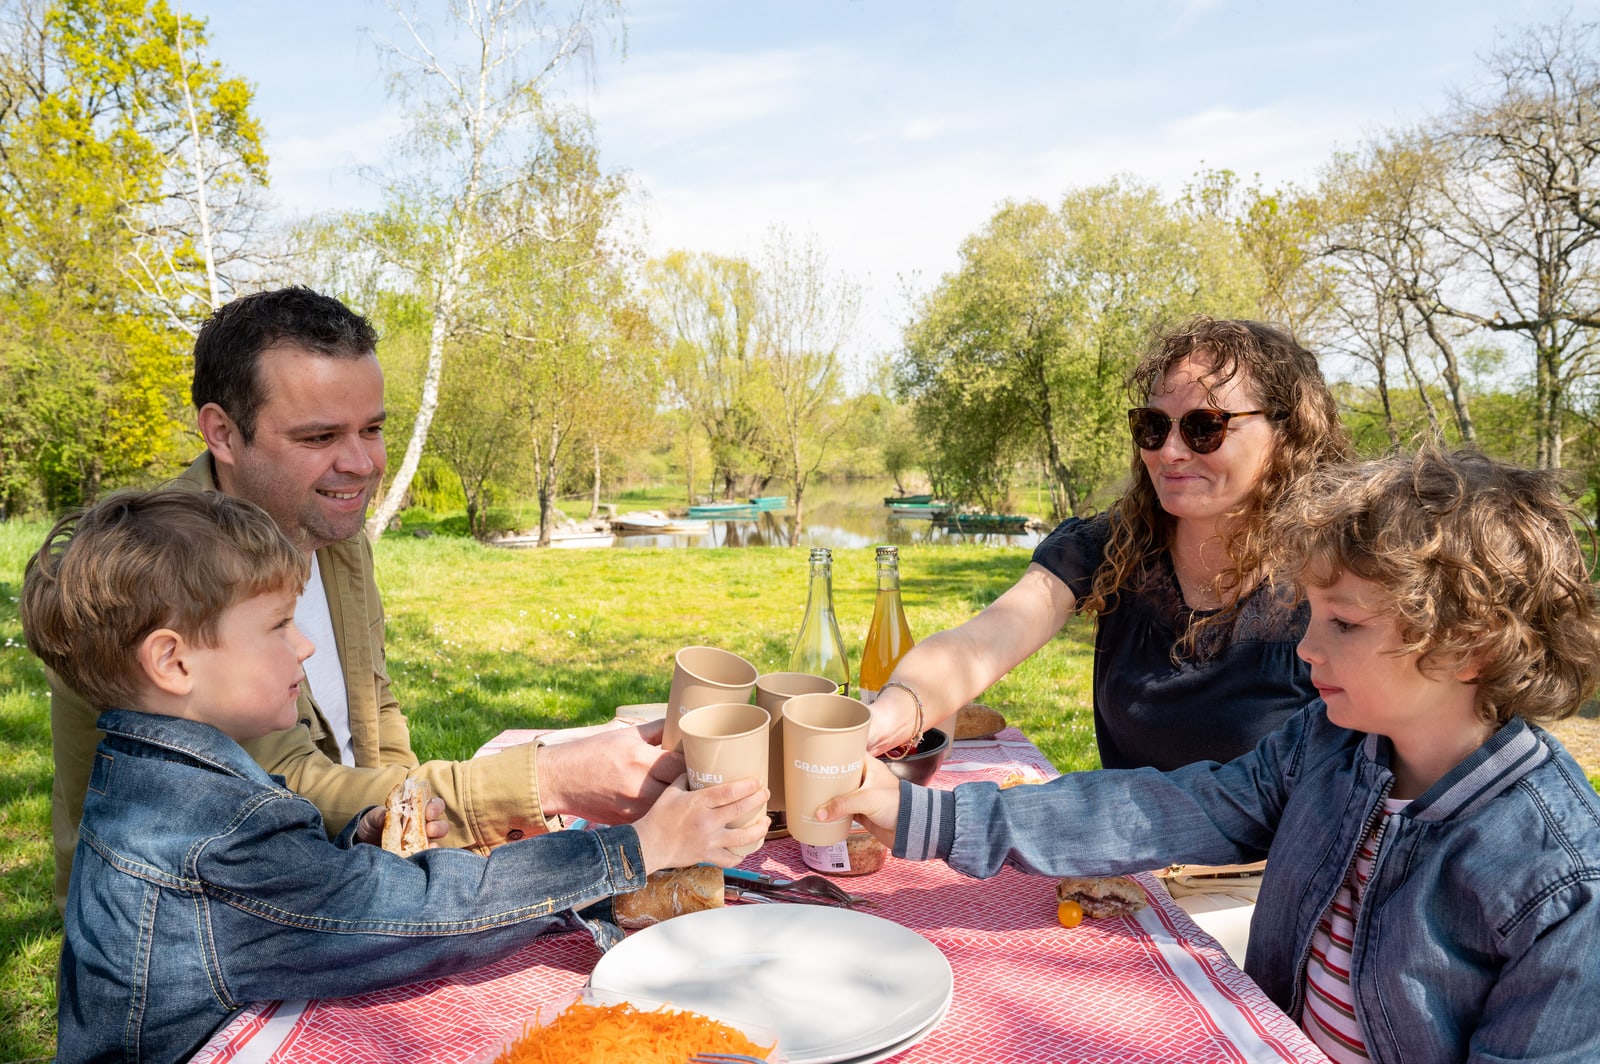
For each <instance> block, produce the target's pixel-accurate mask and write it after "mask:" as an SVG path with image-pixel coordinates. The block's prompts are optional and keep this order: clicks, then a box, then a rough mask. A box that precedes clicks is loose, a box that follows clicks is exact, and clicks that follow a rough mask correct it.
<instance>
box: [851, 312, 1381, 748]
mask: <svg viewBox="0 0 1600 1064" xmlns="http://www.w3.org/2000/svg"><path fill="white" fill-rule="evenodd" d="M1128 390H1129V394H1130V396H1131V397H1132V399H1133V401H1134V402H1135V403H1141V404H1144V405H1142V406H1139V407H1137V408H1135V409H1134V410H1131V411H1129V415H1128V420H1129V425H1130V427H1131V429H1132V431H1133V438H1134V444H1135V452H1134V454H1135V456H1134V460H1133V486H1132V487H1131V488H1130V489H1129V490H1128V492H1127V493H1126V494H1125V495H1123V496H1122V497H1121V498H1120V499H1118V500H1117V501H1116V503H1114V504H1113V505H1112V507H1111V509H1110V510H1109V511H1108V512H1107V513H1105V514H1102V515H1100V516H1098V517H1093V518H1088V519H1080V518H1069V519H1068V520H1066V521H1064V522H1062V523H1061V525H1060V526H1059V527H1058V528H1056V530H1055V531H1054V532H1052V533H1051V534H1050V536H1049V537H1048V538H1047V539H1046V540H1045V541H1044V542H1043V543H1041V544H1040V545H1039V547H1038V548H1037V549H1036V550H1035V551H1034V555H1033V562H1032V564H1031V565H1029V566H1028V569H1027V571H1026V572H1025V573H1024V574H1023V576H1022V578H1021V579H1020V580H1018V581H1017V583H1016V584H1015V585H1013V586H1012V587H1011V588H1010V589H1009V590H1007V591H1006V592H1005V594H1003V595H1001V596H1000V597H999V598H998V599H996V600H995V601H994V602H993V603H992V604H991V605H990V606H988V607H987V608H986V609H984V610H983V612H981V613H979V614H978V615H977V616H975V617H973V618H972V619H971V620H969V621H967V622H966V623H965V624H963V625H961V626H960V627H958V628H953V629H951V630H949V631H945V632H939V633H937V634H935V635H933V636H930V637H928V638H927V639H925V640H923V641H922V642H920V643H918V644H917V645H916V646H914V647H913V648H912V649H911V651H910V652H909V653H908V654H907V655H906V656H905V657H904V658H902V659H901V661H900V663H899V665H898V666H897V667H896V669H895V671H894V675H893V677H892V678H891V679H890V680H889V682H888V683H887V684H885V686H884V688H883V690H882V692H881V693H880V694H879V696H878V699H877V701H876V702H875V703H874V704H873V707H872V725H871V732H870V736H869V745H870V746H871V748H872V750H873V752H874V753H883V752H885V751H889V750H891V749H893V748H894V747H896V746H899V745H900V744H903V743H905V742H907V741H909V740H911V739H913V738H914V737H915V736H917V735H918V734H919V733H920V732H921V730H922V729H924V728H926V727H930V726H933V725H935V724H937V723H939V722H940V721H943V720H945V719H946V718H948V717H951V716H953V715H954V714H955V713H956V711H957V710H959V709H960V708H961V706H962V705H964V704H965V703H966V702H968V701H969V700H970V699H972V698H974V697H976V696H977V695H979V694H981V693H982V692H983V691H984V690H986V689H987V688H988V687H989V686H990V685H992V684H993V683H994V682H995V681H997V680H999V679H1000V678H1001V677H1002V676H1004V675H1005V674H1006V673H1007V672H1008V671H1009V670H1010V669H1011V668H1012V667H1014V666H1015V665H1017V664H1018V663H1019V662H1021V661H1022V660H1023V659H1025V658H1026V657H1028V655H1030V654H1032V653H1033V652H1034V651H1035V650H1038V649H1039V648H1040V647H1041V646H1043V645H1044V644H1045V643H1046V642H1048V641H1049V640H1050V638H1051V637H1052V636H1053V635H1055V634H1056V632H1058V631H1059V630H1060V629H1061V626H1062V625H1064V624H1065V623H1066V621H1067V618H1069V617H1070V616H1072V614H1073V613H1074V612H1076V611H1077V610H1080V609H1081V610H1086V611H1088V612H1090V613H1092V614H1094V616H1095V618H1096V626H1095V627H1096V630H1095V667H1094V722H1095V740H1096V743H1097V744H1098V746H1099V749H1100V760H1101V764H1102V765H1103V766H1105V767H1107V768H1136V767H1141V766H1146V765H1149V766H1154V767H1155V768H1158V769H1162V770H1168V769H1173V768H1177V767H1179V766H1180V765H1184V764H1188V763H1190V762H1194V761H1204V760H1215V761H1227V760H1230V759H1232V758H1234V757H1236V756H1238V755H1240V754H1242V753H1244V752H1246V751H1247V750H1250V749H1251V748H1253V747H1254V746H1255V744H1256V742H1257V740H1259V739H1260V738H1261V737H1262V736H1264V735H1266V734H1268V733H1269V732H1271V731H1273V730H1275V729H1276V727H1277V726H1278V724H1279V723H1280V722H1282V721H1283V720H1284V719H1286V717H1287V716H1288V714H1289V713H1290V711H1291V710H1292V709H1293V708H1294V707H1297V706H1301V705H1304V704H1305V703H1306V702H1307V701H1309V700H1310V699H1311V698H1314V697H1315V695H1316V692H1315V691H1314V690H1313V689H1312V687H1311V684H1310V680H1309V674H1308V668H1307V666H1306V665H1305V663H1304V662H1302V661H1300V660H1299V658H1297V657H1296V656H1295V645H1296V644H1297V643H1298V642H1299V640H1300V636H1301V635H1302V634H1303V633H1304V631H1305V627H1306V619H1307V610H1306V607H1305V605H1304V604H1303V603H1301V604H1298V605H1296V604H1295V603H1293V601H1292V600H1291V599H1290V598H1289V597H1288V595H1287V593H1286V592H1284V591H1281V590H1279V589H1276V588H1274V587H1273V586H1272V585H1271V584H1270V583H1269V582H1267V581H1266V580H1265V579H1264V576H1265V574H1264V572H1263V570H1262V559H1263V556H1264V551H1265V543H1264V541H1263V540H1264V528H1265V524H1266V520H1267V517H1268V516H1269V515H1270V513H1271V511H1272V508H1273V506H1274V505H1275V504H1276V503H1277V501H1278V499H1279V498H1280V496H1281V495H1282V494H1283V492H1284V490H1285V489H1286V488H1288V487H1289V486H1290V485H1291V484H1292V483H1293V482H1294V481H1295V480H1297V479H1298V478H1299V477H1301V476H1302V475H1304V474H1305V473H1307V472H1308V471H1310V470H1311V469H1312V468H1314V467H1316V466H1318V465H1321V464H1322V463H1325V462H1334V461H1341V460H1346V459H1348V458H1349V457H1350V453H1351V448H1350V436H1349V433H1348V432H1347V431H1346V430H1345V428H1344V427H1343V425H1341V424H1340V422H1339V418H1338V411H1337V408H1336V405H1335V403H1334V399H1333V396H1332V394H1331V393H1330V392H1329V391H1328V387H1327V384H1326V383H1325V382H1324V381H1323V378H1322V373H1321V371H1320V370H1319V369H1318V368H1317V361H1316V358H1315V357H1314V356H1313V355H1312V354H1311V353H1310V352H1309V351H1307V350H1305V348H1303V347H1301V346H1300V345H1299V344H1297V343H1295V341H1294V340H1293V339H1292V338H1291V337H1290V336H1288V335H1287V334H1286V333H1284V332H1282V331H1280V330H1278V329H1276V328H1273V327H1271V326H1268V325H1263V324H1261V323H1259V322H1250V321H1214V320H1212V319H1209V318H1197V319H1195V320H1193V321H1191V322H1189V323H1188V324H1187V325H1186V326H1184V327H1183V328H1182V329H1181V330H1179V331H1177V332H1174V333H1170V334H1168V335H1166V336H1164V337H1163V338H1162V339H1161V340H1160V341H1159V342H1158V343H1157V345H1156V346H1155V347H1154V348H1153V349H1152V350H1151V351H1150V352H1148V353H1147V354H1146V355H1145V356H1144V357H1143V358H1142V359H1140V361H1139V363H1138V365H1136V366H1135V367H1134V369H1133V372H1132V373H1131V374H1130V375H1129V378H1128Z"/></svg>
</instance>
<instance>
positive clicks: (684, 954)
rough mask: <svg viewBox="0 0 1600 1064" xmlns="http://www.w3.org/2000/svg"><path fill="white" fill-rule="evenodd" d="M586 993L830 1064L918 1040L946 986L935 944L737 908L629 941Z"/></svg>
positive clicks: (802, 915) (870, 924) (897, 932)
mask: <svg viewBox="0 0 1600 1064" xmlns="http://www.w3.org/2000/svg"><path fill="white" fill-rule="evenodd" d="M589 985H591V986H593V987H595V988H597V989H600V990H607V991H611V992H613V993H618V994H624V995H627V996H629V997H634V998H642V999H646V1000H651V1001H662V1002H666V1003H667V1004H668V1005H671V1006H673V1007H676V1008H683V1009H692V1010H694V1011H696V1012H706V1013H710V1014H712V1015H716V1016H725V1017H727V1018H728V1019H730V1020H733V1021H736V1022H744V1023H753V1024H758V1025H760V1026H762V1027H766V1028H770V1029H772V1030H774V1031H776V1032H777V1034H778V1048H779V1050H780V1051H781V1052H782V1053H783V1056H784V1059H785V1060H787V1061H790V1062H791V1064H838V1062H848V1061H854V1060H856V1059H858V1058H868V1057H870V1058H871V1059H874V1060H876V1059H880V1058H878V1057H875V1056H872V1055H873V1054H874V1053H877V1052H879V1051H882V1050H885V1049H888V1048H889V1047H891V1046H897V1045H900V1044H901V1043H904V1044H905V1045H909V1044H911V1042H912V1041H916V1040H919V1037H920V1036H921V1035H925V1034H926V1033H927V1030H931V1029H932V1025H933V1024H934V1023H936V1022H937V1020H938V1018H939V1016H940V1015H941V1014H942V1012H943V1011H944V1009H946V1008H948V1007H949V1004H950V995H951V990H952V987H953V985H954V980H953V979H952V977H951V974H950V962H949V961H947V960H945V958H944V954H942V953H940V952H939V950H938V948H937V947H936V946H934V944H933V943H931V942H929V941H928V940H927V939H925V938H923V937H922V936H921V935H919V934H917V933H916V932H915V931H912V930H909V929H907V928H904V927H901V926H900V925H899V924H896V923H892V922H890V921H888V920H884V919H881V918H879V917H876V916H868V915H867V914H865V913H859V912H853V911H851V910H849V909H833V908H827V907H825V906H820V905H737V906H727V907H724V908H720V909H706V910H704V911H702V912H697V913H689V914H687V915H685V916H678V917H674V918H673V919H671V920H664V921H662V922H661V923H659V924H655V925H653V926H651V927H647V928H644V929H643V930H641V931H638V932H636V933H634V934H633V935H632V936H631V937H629V938H628V939H626V940H625V941H623V942H622V943H621V944H619V945H617V946H614V947H612V949H611V950H610V951H609V952H607V953H606V955H605V956H603V957H601V958H600V963H598V964H596V965H595V968H594V972H593V974H591V975H590V976H589ZM900 1047H901V1048H904V1046H900Z"/></svg>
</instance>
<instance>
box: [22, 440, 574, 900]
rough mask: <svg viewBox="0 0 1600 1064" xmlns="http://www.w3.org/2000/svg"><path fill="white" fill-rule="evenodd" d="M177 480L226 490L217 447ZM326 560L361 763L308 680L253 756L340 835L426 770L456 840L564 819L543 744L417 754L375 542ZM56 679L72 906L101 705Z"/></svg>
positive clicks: (62, 862)
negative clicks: (292, 722) (544, 777)
mask: <svg viewBox="0 0 1600 1064" xmlns="http://www.w3.org/2000/svg"><path fill="white" fill-rule="evenodd" d="M175 483H179V484H186V485H190V486H193V487H194V488H195V489H197V490H199V489H204V488H211V489H215V488H216V479H215V475H214V474H213V471H212V465H211V455H210V453H209V452H208V453H206V454H202V455H201V456H200V457H199V458H197V459H196V460H195V462H194V464H192V465H191V466H190V467H189V468H188V469H187V470H186V471H185V472H184V473H183V475H182V476H181V477H179V478H178V480H177V481H176V482H175ZM317 564H318V568H319V569H320V570H321V573H322V582H323V586H324V587H325V588H326V590H327V593H328V609H329V612H330V613H331V614H332V615H333V630H334V638H335V639H336V641H337V642H338V646H339V660H340V662H341V663H342V664H343V666H344V676H345V693H346V696H347V697H348V699H349V703H350V738H351V745H352V747H353V748H354V750H355V758H356V767H353V768H352V767H347V766H345V765H341V764H340V763H339V750H338V746H337V744H336V742H335V741H334V738H333V731H332V729H331V728H330V727H329V726H328V721H327V718H325V717H324V716H323V714H322V710H321V708H320V707H318V705H317V704H316V702H315V700H313V699H312V698H311V695H310V691H309V689H308V688H307V687H305V686H302V688H301V693H300V706H299V708H300V723H299V726H297V727H294V728H290V729H288V730H286V731H281V732H275V733H273V734H272V735H268V736H264V737H263V738H260V739H257V740H255V741H254V742H250V743H246V744H245V749H246V750H248V751H249V752H250V756H251V757H253V758H254V759H255V760H256V762H257V763H258V764H259V765H261V766H262V767H263V768H265V769H266V770H267V771H268V772H271V773H275V774H277V775H279V776H282V777H283V778H284V780H285V782H286V784H287V785H288V786H289V787H290V788H291V789H292V790H294V791H297V792H298V793H300V794H302V795H304V796H305V797H307V798H309V799H311V801H312V802H314V803H315V804H316V806H317V808H318V809H320V810H321V811H322V818H323V821H324V822H325V824H326V826H327V829H328V833H329V834H330V835H336V834H338V832H339V831H340V830H342V829H343V828H344V826H345V825H346V824H347V823H349V822H350V818H351V817H353V816H355V815H356V814H357V813H359V812H361V810H363V809H365V808H367V807H368V806H372V805H377V804H379V803H381V802H382V801H383V800H384V797H385V796H386V795H388V793H389V790H390V789H391V788H392V787H393V786H394V785H395V784H396V783H398V782H399V781H400V780H401V779H403V778H405V777H406V776H417V777H419V778H422V779H426V780H427V781H428V782H429V783H430V784H432V786H433V789H434V792H435V793H436V794H438V795H439V796H440V797H441V798H443V799H444V801H445V805H446V806H447V807H448V809H449V816H450V835H449V836H448V837H447V838H446V839H445V840H444V842H445V844H446V845H452V846H463V847H469V848H471V849H474V850H477V851H479V852H483V851H486V850H488V849H490V848H491V847H494V846H498V845H500V844H501V843H503V842H508V841H511V840H514V839H520V838H522V837H524V836H525V835H534V834H538V833H540V832H543V831H546V830H548V829H549V828H550V827H552V826H554V825H549V824H547V823H546V821H545V818H544V814H543V811H542V810H541V809H540V806H539V786H538V778H537V775H536V772H535V753H534V751H535V746H534V744H532V743H528V744H525V745H522V746H515V747H512V748H510V749H507V750H505V751H503V752H501V753H498V754H495V755H494V756H492V757H485V758H479V759H476V760H473V761H429V762H426V763H419V762H418V761H417V755H416V754H415V753H413V752H412V750H411V731H410V727H409V726H408V725H407V723H406V715H405V714H404V713H402V712H401V711H400V705H399V703H398V702H396V701H395V698H394V695H393V694H392V693H391V692H390V690H389V676H388V672H387V665H386V663H385V659H384V648H383V638H384V620H383V603H382V601H381V600H380V599H379V597H378V585H377V580H376V577H375V576H374V573H373V569H372V546H371V544H369V543H368V542H367V540H366V537H365V536H363V535H361V534H359V533H358V534H357V535H356V536H355V537H353V538H351V539H347V540H344V541H343V542H340V543H334V544H331V545H330V546H327V547H324V548H322V549H321V550H319V551H317ZM47 671H48V670H47ZM49 680H50V733H51V738H52V746H53V748H54V754H55V783H54V786H53V787H52V790H51V802H50V806H51V809H50V814H51V830H52V832H53V834H54V836H55V849H56V882H55V895H56V907H57V908H58V909H64V908H65V906H66V902H67V886H68V883H69V882H70V879H71V875H72V855H73V851H74V850H76V849H77V845H78V821H79V819H80V818H81V817H82V816H83V796H84V792H85V790H86V789H87V788H88V785H89V767H90V765H91V764H92V762H93V760H94V749H95V747H96V746H97V745H98V744H99V742H100V732H99V730H98V729H97V728H96V727H95V721H96V720H97V719H98V717H99V715H100V714H99V709H98V708H96V707H91V706H90V705H89V703H88V702H86V701H85V700H84V699H83V697H82V696H81V695H79V694H78V693H77V692H76V691H73V690H71V689H70V688H68V687H66V686H65V685H64V684H63V683H61V681H60V680H59V679H58V678H57V677H56V676H55V675H54V674H53V673H51V674H50V675H49Z"/></svg>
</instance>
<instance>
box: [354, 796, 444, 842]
mask: <svg viewBox="0 0 1600 1064" xmlns="http://www.w3.org/2000/svg"><path fill="white" fill-rule="evenodd" d="M444 813H445V807H444V799H443V798H440V797H437V796H435V797H433V798H429V799H428V805H427V808H426V809H425V810H423V816H424V817H426V819H427V823H425V824H424V825H423V828H424V830H426V831H427V833H428V839H429V842H428V849H430V850H435V849H438V845H437V844H436V843H434V842H433V841H432V840H434V839H442V838H444V837H445V836H446V835H448V834H450V821H449V820H447V819H446V818H445V815H444ZM383 817H384V808H383V806H381V805H375V806H373V807H372V808H371V809H368V810H367V811H366V812H365V813H363V814H361V823H360V824H358V825H356V841H357V842H364V843H367V844H368V845H369V846H382V845H383Z"/></svg>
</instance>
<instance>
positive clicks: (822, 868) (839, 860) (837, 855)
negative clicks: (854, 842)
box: [800, 842, 850, 872]
mask: <svg viewBox="0 0 1600 1064" xmlns="http://www.w3.org/2000/svg"><path fill="white" fill-rule="evenodd" d="M800 859H801V860H802V861H804V862H805V863H806V867H807V868H814V869H816V870H817V871H818V872H848V871H850V847H849V845H848V844H847V843H844V842H835V843H830V844H829V845H827V846H812V845H810V844H809V843H804V842H802V843H801V844H800Z"/></svg>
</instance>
